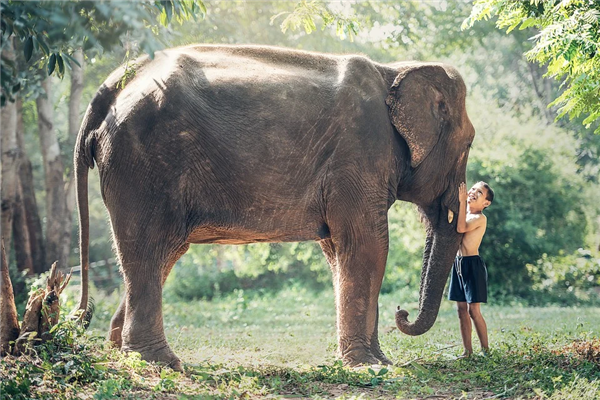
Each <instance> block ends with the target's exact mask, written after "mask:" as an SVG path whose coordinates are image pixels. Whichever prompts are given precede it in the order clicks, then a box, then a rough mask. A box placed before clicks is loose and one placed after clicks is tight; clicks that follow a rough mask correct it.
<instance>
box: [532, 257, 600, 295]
mask: <svg viewBox="0 0 600 400" xmlns="http://www.w3.org/2000/svg"><path fill="white" fill-rule="evenodd" d="M527 272H528V273H529V277H530V279H531V281H532V285H531V288H532V290H533V291H535V292H537V293H539V294H541V295H543V297H545V298H546V300H547V301H549V302H552V303H558V304H561V305H567V304H568V305H573V304H577V303H600V299H599V294H600V257H594V256H593V255H592V253H591V252H590V251H589V250H584V249H579V250H577V251H576V252H575V253H573V254H569V255H559V256H554V257H550V256H548V255H547V254H544V255H543V256H542V258H541V259H540V260H538V261H537V262H536V263H535V264H527Z"/></svg>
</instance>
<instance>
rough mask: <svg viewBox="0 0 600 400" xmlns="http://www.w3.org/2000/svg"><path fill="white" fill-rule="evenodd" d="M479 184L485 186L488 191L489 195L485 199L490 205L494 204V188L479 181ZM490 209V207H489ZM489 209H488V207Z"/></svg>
mask: <svg viewBox="0 0 600 400" xmlns="http://www.w3.org/2000/svg"><path fill="white" fill-rule="evenodd" d="M477 183H481V186H483V187H484V188H485V189H486V190H487V194H486V195H485V199H486V200H487V201H489V202H490V205H491V204H492V203H493V202H494V191H493V190H492V188H491V187H490V185H488V184H487V183H486V182H484V181H479V182H477ZM488 207H489V206H488ZM486 208H487V207H486Z"/></svg>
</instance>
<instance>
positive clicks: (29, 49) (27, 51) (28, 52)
mask: <svg viewBox="0 0 600 400" xmlns="http://www.w3.org/2000/svg"><path fill="white" fill-rule="evenodd" d="M23 54H24V55H25V61H29V60H31V56H32V55H33V36H29V37H28V38H27V40H26V41H25V48H24V49H23Z"/></svg>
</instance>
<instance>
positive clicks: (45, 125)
mask: <svg viewBox="0 0 600 400" xmlns="http://www.w3.org/2000/svg"><path fill="white" fill-rule="evenodd" d="M50 87H51V85H50V78H46V79H45V80H44V81H43V82H42V88H43V89H44V92H45V95H41V96H39V97H38V98H37V99H36V101H35V102H36V105H37V112H38V130H39V135H40V145H41V149H42V158H43V160H44V173H45V177H46V179H45V182H46V263H45V265H44V269H45V270H46V269H47V266H50V265H52V263H53V262H54V261H58V264H59V265H60V266H61V267H63V268H64V267H66V266H67V257H66V254H65V253H64V250H63V249H64V244H63V243H64V240H65V239H64V230H65V229H64V226H63V225H64V224H65V219H66V214H67V202H66V197H65V182H64V180H63V173H64V166H63V162H62V159H61V156H60V148H59V146H58V139H57V137H56V133H55V132H54V112H53V108H52V103H51V101H50V93H51V92H50Z"/></svg>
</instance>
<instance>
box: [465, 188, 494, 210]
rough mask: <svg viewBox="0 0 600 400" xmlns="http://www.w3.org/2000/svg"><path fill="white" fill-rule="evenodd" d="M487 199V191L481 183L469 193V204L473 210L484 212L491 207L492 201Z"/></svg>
mask: <svg viewBox="0 0 600 400" xmlns="http://www.w3.org/2000/svg"><path fill="white" fill-rule="evenodd" d="M486 197H487V189H486V188H485V187H484V186H483V185H482V184H481V183H476V184H475V185H473V187H472V188H471V189H469V192H468V193H467V204H468V205H469V208H471V209H472V210H474V209H477V210H483V209H484V208H486V207H487V206H489V205H490V201H489V200H488V199H486Z"/></svg>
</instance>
